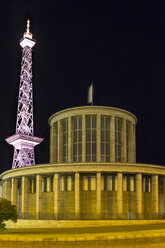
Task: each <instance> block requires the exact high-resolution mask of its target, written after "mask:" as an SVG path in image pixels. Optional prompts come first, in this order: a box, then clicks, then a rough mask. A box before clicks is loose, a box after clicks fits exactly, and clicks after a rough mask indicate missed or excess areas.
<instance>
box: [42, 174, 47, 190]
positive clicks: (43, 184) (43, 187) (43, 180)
mask: <svg viewBox="0 0 165 248" xmlns="http://www.w3.org/2000/svg"><path fill="white" fill-rule="evenodd" d="M42 192H46V177H43V178H42Z"/></svg>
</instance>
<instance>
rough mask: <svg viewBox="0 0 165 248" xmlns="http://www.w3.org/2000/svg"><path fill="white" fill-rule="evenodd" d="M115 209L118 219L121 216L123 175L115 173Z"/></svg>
mask: <svg viewBox="0 0 165 248" xmlns="http://www.w3.org/2000/svg"><path fill="white" fill-rule="evenodd" d="M117 209H118V218H119V219H121V218H122V214H123V174H122V173H117Z"/></svg>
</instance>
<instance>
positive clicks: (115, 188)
mask: <svg viewBox="0 0 165 248" xmlns="http://www.w3.org/2000/svg"><path fill="white" fill-rule="evenodd" d="M114 190H115V191H117V176H115V187H114Z"/></svg>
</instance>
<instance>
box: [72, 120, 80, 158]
mask: <svg viewBox="0 0 165 248" xmlns="http://www.w3.org/2000/svg"><path fill="white" fill-rule="evenodd" d="M73 161H74V162H81V161H82V117H81V116H76V117H74V118H73Z"/></svg>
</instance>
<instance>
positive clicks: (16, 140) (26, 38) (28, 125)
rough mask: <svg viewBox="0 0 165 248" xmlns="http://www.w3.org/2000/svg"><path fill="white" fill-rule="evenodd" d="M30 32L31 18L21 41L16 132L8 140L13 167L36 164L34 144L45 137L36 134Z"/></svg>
mask: <svg viewBox="0 0 165 248" xmlns="http://www.w3.org/2000/svg"><path fill="white" fill-rule="evenodd" d="M32 37H33V35H32V34H31V33H30V20H27V27H26V32H25V33H24V35H23V38H22V40H21V41H20V46H21V47H22V48H23V51H22V64H21V74H20V85H19V94H18V108H17V120H16V133H15V134H14V135H12V136H10V137H9V138H7V139H6V141H7V142H8V143H9V144H10V145H13V146H14V156H13V164H12V169H15V168H19V167H24V166H30V165H34V164H35V156H34V146H36V145H38V144H40V143H41V142H42V141H43V139H42V138H39V137H35V136H34V127H33V89H32V47H33V46H34V45H35V40H34V39H33V38H32Z"/></svg>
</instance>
